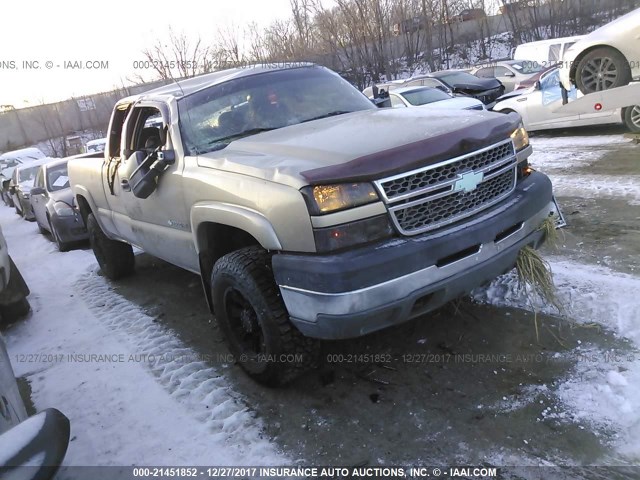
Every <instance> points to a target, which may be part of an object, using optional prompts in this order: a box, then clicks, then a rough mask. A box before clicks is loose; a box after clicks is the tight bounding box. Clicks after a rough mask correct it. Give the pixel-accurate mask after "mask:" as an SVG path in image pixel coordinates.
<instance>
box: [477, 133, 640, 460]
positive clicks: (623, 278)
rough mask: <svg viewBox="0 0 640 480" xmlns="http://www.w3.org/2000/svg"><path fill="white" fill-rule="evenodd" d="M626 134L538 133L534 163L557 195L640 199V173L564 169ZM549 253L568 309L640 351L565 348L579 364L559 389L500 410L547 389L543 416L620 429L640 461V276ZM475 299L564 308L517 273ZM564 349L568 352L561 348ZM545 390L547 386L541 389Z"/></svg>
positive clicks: (625, 448) (629, 453)
mask: <svg viewBox="0 0 640 480" xmlns="http://www.w3.org/2000/svg"><path fill="white" fill-rule="evenodd" d="M628 142H629V140H628V139H626V138H624V137H623V136H622V135H599V136H576V137H570V136H560V137H555V138H548V137H537V138H536V137H534V138H532V144H533V147H534V155H533V156H532V158H531V162H532V164H533V165H534V166H535V167H536V168H538V169H540V170H542V171H544V172H545V173H548V174H549V176H550V177H551V179H552V181H553V184H554V191H555V192H556V195H560V196H573V195H575V196H583V197H587V198H593V197H626V198H628V199H630V200H631V201H630V202H629V203H631V204H632V205H631V206H630V207H629V208H637V207H636V206H634V205H633V204H635V203H637V202H638V201H640V178H639V177H638V176H628V175H624V176H623V175H620V176H614V175H592V174H585V173H582V172H581V173H579V174H576V172H575V171H574V172H573V174H571V175H569V174H567V175H564V174H562V173H561V172H562V171H563V170H569V169H571V168H574V167H580V168H584V167H588V166H589V165H591V164H593V163H595V162H597V161H599V160H600V159H601V158H602V157H603V156H604V155H605V154H607V153H609V152H610V151H611V149H612V148H616V147H617V146H619V145H622V144H626V143H628ZM547 260H549V263H550V266H551V269H552V272H553V276H554V281H555V284H556V287H557V294H558V297H559V299H560V301H561V302H562V304H563V306H564V307H565V311H564V312H563V314H565V315H567V316H568V317H569V319H571V320H573V321H575V322H577V323H580V324H589V323H596V324H599V325H603V326H605V327H606V328H609V329H610V330H612V331H613V332H615V334H617V335H618V336H620V337H625V338H628V339H630V340H632V341H633V342H634V344H635V348H636V350H633V349H630V351H629V352H617V351H610V352H603V351H599V350H597V349H595V348H594V347H583V346H577V347H576V348H575V349H573V350H572V351H570V352H568V353H566V354H564V355H565V356H569V357H571V358H573V359H574V360H577V361H576V363H575V367H574V371H573V372H571V374H570V375H568V376H567V378H565V379H564V380H563V381H562V382H559V383H558V384H557V385H555V386H553V387H552V388H547V386H540V387H536V388H535V389H533V390H532V391H530V392H522V394H521V395H519V396H518V398H517V399H516V398H505V399H504V402H502V403H501V404H500V405H496V406H494V408H495V409H497V410H503V409H509V410H511V409H514V408H515V409H518V408H524V407H525V406H527V405H529V404H530V403H531V402H532V401H535V400H536V399H538V398H539V397H540V396H541V395H542V396H544V395H549V396H552V397H553V398H554V399H555V401H556V402H557V403H556V405H552V404H551V405H549V406H548V407H547V408H545V409H544V410H543V411H542V413H541V416H540V418H539V421H559V422H572V423H576V424H578V425H581V427H580V428H585V427H584V425H585V424H588V425H589V426H592V427H597V428H601V429H608V430H609V431H615V432H618V433H617V435H618V437H617V439H616V440H615V441H614V443H615V446H616V447H617V451H618V452H619V453H620V454H621V455H622V456H624V457H625V459H626V461H631V462H638V461H640V353H638V351H637V347H638V346H640V297H638V292H640V277H638V276H634V275H629V274H624V273H620V272H616V271H613V270H611V269H609V268H607V267H604V266H597V265H582V264H578V263H575V262H572V261H569V260H566V259H563V258H558V257H550V258H548V259H547ZM472 298H473V299H474V300H476V301H479V302H483V303H490V304H493V305H497V306H508V307H515V308H521V309H526V310H533V309H535V310H537V311H539V312H544V313H547V314H550V315H558V313H559V312H558V311H557V310H556V309H555V307H552V306H550V305H547V304H544V303H543V302H541V301H534V302H532V301H531V300H530V299H529V298H528V297H527V296H526V295H525V294H524V293H523V291H522V290H521V289H520V288H519V286H518V281H517V277H516V275H515V273H514V272H511V273H509V274H506V275H503V276H501V277H499V278H497V279H496V280H494V281H493V282H492V283H491V284H490V285H489V286H488V287H486V288H479V289H476V290H475V291H474V292H473V293H472ZM557 356H559V357H561V355H560V354H557ZM540 389H544V390H545V391H541V390H540Z"/></svg>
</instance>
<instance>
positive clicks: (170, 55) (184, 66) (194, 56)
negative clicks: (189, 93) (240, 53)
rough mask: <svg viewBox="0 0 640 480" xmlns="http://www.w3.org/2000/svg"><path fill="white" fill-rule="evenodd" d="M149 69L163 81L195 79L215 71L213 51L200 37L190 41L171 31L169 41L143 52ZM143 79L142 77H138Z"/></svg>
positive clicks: (181, 34) (185, 36)
mask: <svg viewBox="0 0 640 480" xmlns="http://www.w3.org/2000/svg"><path fill="white" fill-rule="evenodd" d="M142 54H143V55H144V57H145V59H146V60H147V61H148V62H149V67H151V68H152V70H154V71H155V73H156V75H157V76H158V77H159V78H160V79H162V80H170V79H173V78H188V77H194V76H196V75H199V74H201V73H207V72H210V71H212V70H213V61H212V51H211V48H210V47H208V46H205V45H203V43H202V39H201V38H200V37H199V36H198V37H196V38H195V39H194V40H190V39H189V37H188V36H187V35H186V34H185V33H184V32H181V33H175V32H174V31H173V30H169V38H168V40H167V41H161V40H159V41H157V42H156V43H155V45H153V46H152V47H151V48H148V49H145V50H143V51H142ZM137 77H138V79H142V76H141V75H139V74H138V75H137Z"/></svg>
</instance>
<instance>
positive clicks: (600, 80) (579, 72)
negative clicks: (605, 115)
mask: <svg viewBox="0 0 640 480" xmlns="http://www.w3.org/2000/svg"><path fill="white" fill-rule="evenodd" d="M575 79H576V85H577V87H578V90H580V91H581V92H582V93H583V94H585V95H587V94H589V93H593V92H599V91H601V90H609V89H610V88H616V87H621V86H623V85H627V84H628V83H629V82H630V81H631V68H630V67H629V63H628V62H627V60H626V58H624V55H622V54H621V53H620V52H618V51H617V50H614V49H613V48H608V47H603V48H596V49H595V50H592V51H590V52H589V53H587V54H586V55H585V56H584V57H582V59H581V60H580V61H579V62H578V66H577V68H576V73H575Z"/></svg>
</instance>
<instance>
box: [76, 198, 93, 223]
mask: <svg viewBox="0 0 640 480" xmlns="http://www.w3.org/2000/svg"><path fill="white" fill-rule="evenodd" d="M76 201H77V202H78V209H79V210H80V215H82V220H84V223H85V225H86V224H87V217H88V216H89V214H90V213H91V207H90V206H89V202H88V201H87V199H86V198H84V197H83V196H82V195H78V196H76Z"/></svg>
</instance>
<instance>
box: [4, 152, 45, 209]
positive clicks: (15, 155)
mask: <svg viewBox="0 0 640 480" xmlns="http://www.w3.org/2000/svg"><path fill="white" fill-rule="evenodd" d="M44 157H45V154H44V153H42V151H41V150H40V149H38V148H23V149H21V150H13V151H11V152H6V153H3V154H2V155H0V182H2V184H1V186H2V190H1V192H0V195H1V196H2V201H3V202H4V204H5V205H7V206H9V207H13V199H12V198H11V194H10V193H9V185H10V183H11V176H12V175H13V170H14V169H15V168H16V167H17V166H18V165H21V164H23V163H29V162H32V161H34V160H38V159H40V158H44Z"/></svg>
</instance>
